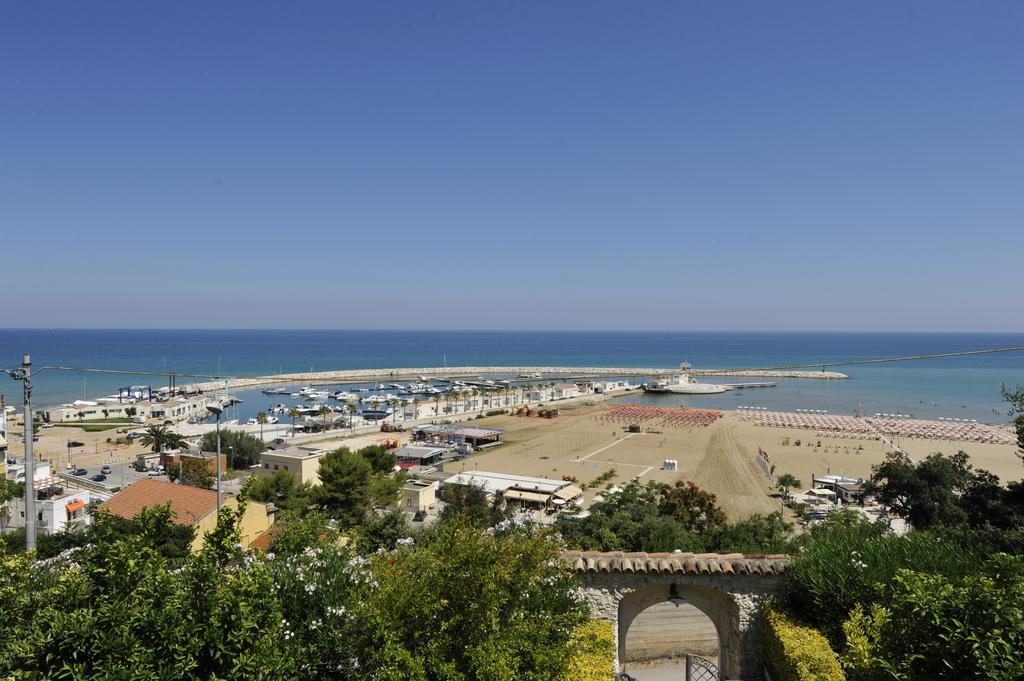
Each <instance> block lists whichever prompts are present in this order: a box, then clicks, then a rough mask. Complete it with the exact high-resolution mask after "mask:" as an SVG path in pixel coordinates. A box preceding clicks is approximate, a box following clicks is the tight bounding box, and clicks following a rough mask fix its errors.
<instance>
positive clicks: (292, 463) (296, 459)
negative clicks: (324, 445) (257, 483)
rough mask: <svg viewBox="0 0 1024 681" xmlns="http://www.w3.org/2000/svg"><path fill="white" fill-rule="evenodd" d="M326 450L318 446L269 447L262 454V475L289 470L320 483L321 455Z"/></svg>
mask: <svg viewBox="0 0 1024 681" xmlns="http://www.w3.org/2000/svg"><path fill="white" fill-rule="evenodd" d="M325 453H326V452H325V451H324V450H322V449H317V448H316V447H286V448H284V449H268V450H266V451H264V452H263V453H261V454H260V467H259V468H258V469H257V471H258V472H259V474H260V475H273V474H274V473H276V472H278V471H287V472H289V473H291V474H292V475H294V476H295V477H296V478H298V479H299V482H308V483H310V484H312V485H319V484H320V457H322V456H323V455H324V454H325Z"/></svg>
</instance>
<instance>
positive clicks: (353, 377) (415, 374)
mask: <svg viewBox="0 0 1024 681" xmlns="http://www.w3.org/2000/svg"><path fill="white" fill-rule="evenodd" d="M677 373H679V370H678V369H672V368H665V367H536V366H532V367H524V366H471V367H399V368H388V369H344V370H339V371H307V372H302V373H295V374H271V375H267V376H248V377H236V378H225V379H224V380H217V381H207V382H203V383H192V384H190V386H189V387H190V388H191V389H194V390H202V391H212V390H223V389H225V388H226V389H227V390H232V389H236V388H245V387H250V386H258V385H271V384H275V383H308V384H318V383H320V384H323V383H368V382H372V381H384V380H390V381H394V380H405V381H409V380H446V379H462V378H475V377H478V376H487V375H492V376H493V375H509V376H518V375H520V374H531V375H535V374H539V375H540V378H536V379H523V378H509V379H506V380H508V381H509V382H514V383H528V382H530V380H552V379H556V380H569V379H576V380H580V379H590V378H603V377H612V376H622V377H627V376H650V377H658V376H669V375H673V374H677ZM690 373H691V374H693V375H695V376H738V377H760V378H809V379H818V380H842V379H846V378H849V376H847V375H846V374H843V373H839V372H837V371H806V370H798V369H790V370H779V369H702V370H696V371H691V372H690ZM744 387H752V386H744ZM765 387H767V386H765Z"/></svg>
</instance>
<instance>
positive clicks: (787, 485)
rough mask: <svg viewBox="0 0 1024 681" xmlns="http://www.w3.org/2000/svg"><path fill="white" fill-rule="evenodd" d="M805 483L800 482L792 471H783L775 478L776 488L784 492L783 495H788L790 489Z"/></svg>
mask: <svg viewBox="0 0 1024 681" xmlns="http://www.w3.org/2000/svg"><path fill="white" fill-rule="evenodd" d="M802 484H803V483H802V482H800V480H799V478H797V477H796V476H795V475H793V474H792V473H783V474H782V475H780V476H779V477H777V478H776V479H775V488H776V489H778V490H779V491H780V492H782V496H784V497H788V496H789V490H791V489H793V488H794V487H800V486H801V485H802Z"/></svg>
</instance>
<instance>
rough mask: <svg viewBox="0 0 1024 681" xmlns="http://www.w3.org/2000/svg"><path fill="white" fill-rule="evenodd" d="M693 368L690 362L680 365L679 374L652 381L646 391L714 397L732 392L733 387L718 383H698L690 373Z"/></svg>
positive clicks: (645, 387)
mask: <svg viewBox="0 0 1024 681" xmlns="http://www.w3.org/2000/svg"><path fill="white" fill-rule="evenodd" d="M691 368H692V367H691V366H690V364H689V363H688V362H683V363H682V364H680V365H679V373H678V374H675V375H673V376H671V377H670V378H668V379H661V380H658V381H651V382H649V383H645V384H644V391H645V392H649V393H678V394H682V395H713V394H716V393H724V392H727V391H729V390H732V387H731V386H728V385H721V384H717V383H698V382H697V380H696V379H695V378H693V376H691V375H690V374H689V373H688V372H689V370H690V369H691Z"/></svg>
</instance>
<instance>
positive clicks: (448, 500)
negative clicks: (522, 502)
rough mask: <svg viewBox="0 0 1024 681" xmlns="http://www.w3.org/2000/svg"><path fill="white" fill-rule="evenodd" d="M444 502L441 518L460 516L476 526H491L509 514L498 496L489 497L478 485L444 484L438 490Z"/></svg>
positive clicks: (446, 519)
mask: <svg viewBox="0 0 1024 681" xmlns="http://www.w3.org/2000/svg"><path fill="white" fill-rule="evenodd" d="M438 498H439V499H440V500H441V501H443V502H444V508H442V509H441V520H442V521H450V520H453V519H455V518H461V519H463V520H464V521H465V522H468V523H470V524H472V525H475V526H477V527H493V526H494V525H497V524H498V523H500V522H502V521H503V520H506V519H508V517H509V516H510V515H511V509H510V508H509V507H508V506H507V505H506V504H505V502H504V501H503V500H502V499H501V497H499V496H495V497H494V498H492V499H489V498H488V496H487V491H486V490H484V488H483V487H481V486H479V485H445V486H444V487H442V488H441V489H440V490H439V491H438Z"/></svg>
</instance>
